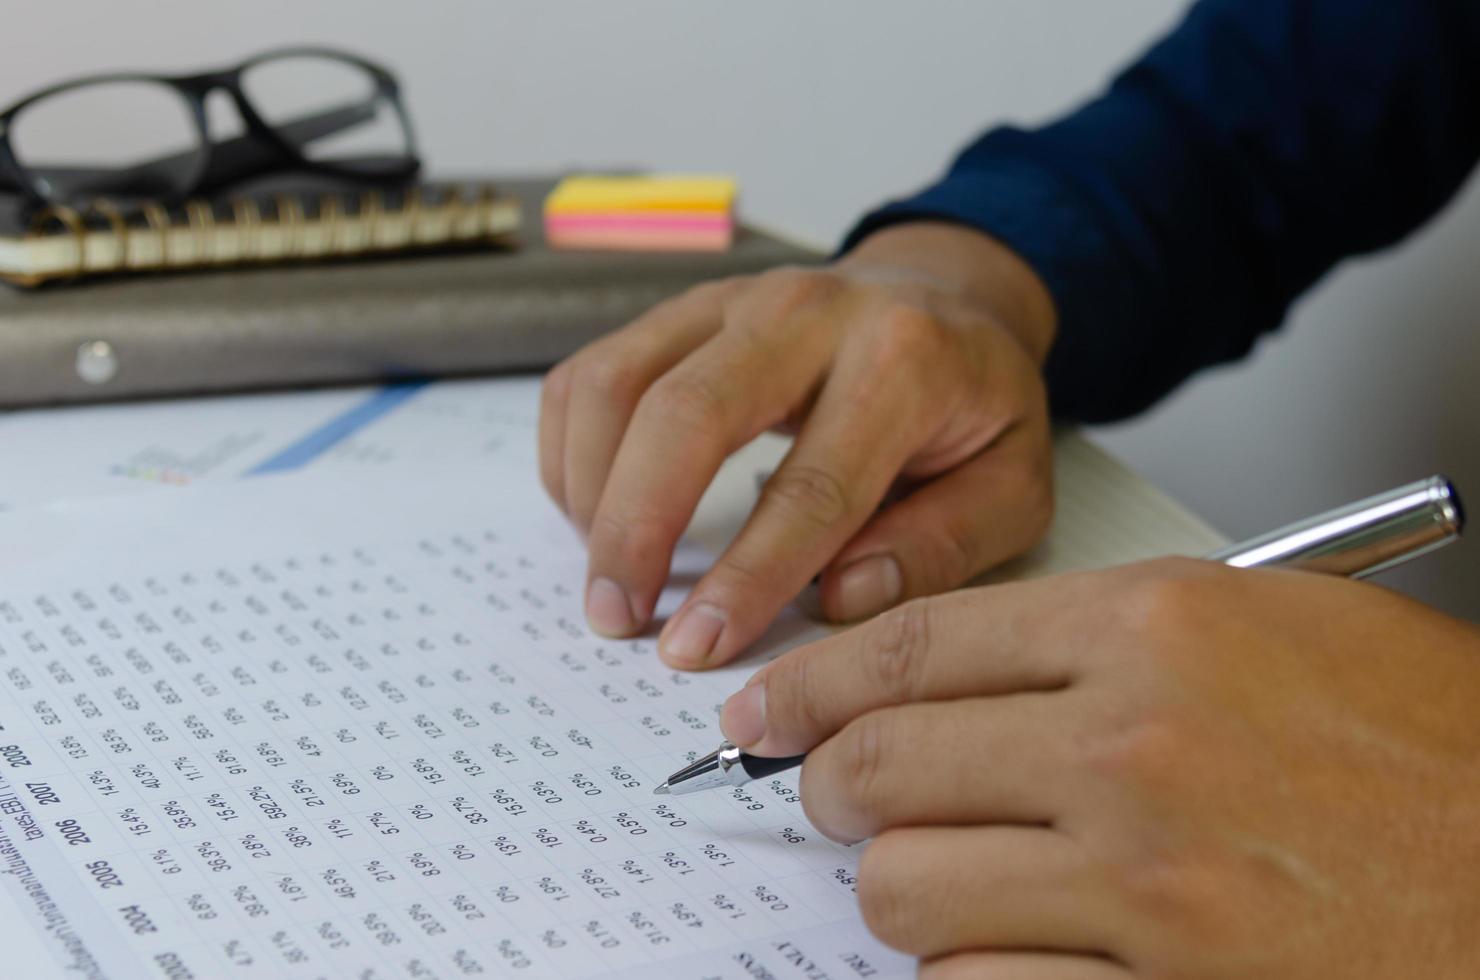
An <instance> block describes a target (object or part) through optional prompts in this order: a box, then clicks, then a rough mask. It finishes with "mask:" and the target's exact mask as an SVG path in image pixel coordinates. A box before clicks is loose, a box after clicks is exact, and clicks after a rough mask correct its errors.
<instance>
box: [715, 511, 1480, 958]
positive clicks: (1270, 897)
mask: <svg viewBox="0 0 1480 980" xmlns="http://www.w3.org/2000/svg"><path fill="white" fill-rule="evenodd" d="M1412 489H1413V488H1410V490H1412ZM1417 493H1418V496H1417V497H1414V496H1413V494H1412V493H1410V494H1408V495H1406V496H1400V497H1399V498H1398V499H1396V500H1388V501H1387V504H1385V505H1383V506H1381V507H1378V508H1377V509H1376V510H1370V509H1369V510H1366V511H1361V510H1358V511H1353V512H1350V513H1348V514H1346V515H1344V516H1343V515H1338V516H1337V523H1338V524H1343V526H1344V530H1341V531H1340V532H1339V533H1338V534H1337V535H1336V536H1335V537H1336V538H1339V539H1341V540H1343V541H1345V545H1341V546H1337V545H1336V544H1335V543H1334V542H1333V540H1332V536H1331V535H1330V534H1326V535H1322V534H1319V533H1308V532H1312V531H1313V529H1312V528H1306V529H1305V532H1301V533H1300V534H1297V535H1296V536H1295V537H1296V538H1301V534H1303V535H1304V537H1303V538H1302V539H1301V540H1303V541H1304V543H1303V544H1301V543H1299V541H1298V540H1297V541H1295V542H1294V544H1293V545H1292V547H1294V548H1295V550H1296V551H1299V552H1300V553H1301V554H1303V555H1304V559H1303V560H1304V561H1305V562H1306V563H1307V565H1309V564H1310V563H1314V564H1315V567H1325V568H1329V569H1334V568H1335V567H1336V566H1335V565H1334V564H1332V563H1333V562H1334V561H1335V558H1334V556H1335V555H1337V554H1340V553H1348V554H1350V553H1351V552H1352V551H1353V550H1354V549H1353V545H1361V548H1360V549H1355V550H1363V549H1367V548H1369V547H1372V548H1375V550H1363V554H1364V555H1365V558H1364V561H1365V564H1364V565H1363V568H1360V569H1355V570H1357V571H1361V570H1363V569H1365V568H1370V567H1372V566H1374V565H1377V564H1381V563H1385V562H1389V561H1391V560H1393V559H1394V558H1396V557H1397V556H1398V555H1399V554H1401V553H1406V552H1407V551H1410V550H1412V549H1413V548H1420V547H1430V546H1433V545H1434V544H1435V543H1436V542H1437V541H1438V540H1440V539H1442V538H1445V537H1447V536H1449V535H1450V534H1451V533H1452V532H1453V530H1454V529H1455V528H1456V527H1457V525H1458V523H1459V521H1460V513H1459V510H1458V507H1457V503H1456V502H1455V501H1454V500H1453V498H1452V497H1449V496H1446V495H1444V494H1443V493H1442V492H1440V485H1438V484H1434V485H1425V486H1424V487H1422V488H1419V490H1418V491H1417ZM1415 504H1416V505H1417V506H1413V505H1415ZM1384 508H1386V509H1384ZM1364 514H1365V518H1366V519H1365V520H1364V519H1363V515H1364ZM1400 530H1401V531H1403V532H1404V533H1401V534H1400V533H1398V532H1399V531H1400ZM1290 540H1292V539H1290V538H1289V536H1287V542H1288V541H1290ZM1400 540H1401V541H1402V542H1403V543H1404V547H1402V548H1397V549H1392V548H1388V547H1384V546H1380V542H1382V541H1387V542H1389V543H1390V544H1391V543H1397V542H1399V541H1400ZM1256 544H1259V546H1260V548H1263V549H1266V550H1265V551H1264V552H1263V553H1265V554H1268V553H1270V551H1271V550H1272V551H1273V552H1279V551H1280V550H1281V549H1280V548H1278V547H1273V546H1272V544H1271V542H1268V541H1266V542H1263V543H1256ZM1286 553H1288V549H1287V550H1286ZM1245 559H1248V556H1247V554H1246V555H1245ZM1237 560H1244V559H1239V558H1238V557H1237V556H1225V557H1224V561H1237ZM1248 560H1252V559H1248ZM1347 570H1351V569H1347ZM1476 704H1480V631H1477V629H1476V627H1475V626H1474V625H1472V624H1468V623H1464V622H1461V621H1459V620H1456V619H1453V618H1451V617H1449V616H1446V615H1444V614H1442V613H1439V612H1437V611H1435V610H1433V609H1430V608H1427V607H1425V606H1423V605H1421V604H1419V603H1417V602H1414V601H1412V600H1409V599H1407V598H1405V597H1402V596H1400V595H1397V594H1395V593H1392V592H1390V591H1388V590H1385V589H1382V588H1379V587H1376V586H1372V585H1368V584H1364V583H1361V582H1353V581H1350V580H1348V579H1346V578H1344V577H1341V576H1338V575H1319V574H1315V575H1313V574H1302V573H1298V572H1292V571H1290V570H1288V569H1280V568H1252V569H1247V570H1239V569H1234V568H1229V567H1224V566H1222V565H1219V564H1216V563H1212V562H1206V561H1189V560H1186V559H1170V560H1161V561H1154V562H1147V563H1141V564H1137V565H1131V566H1125V567H1120V568H1114V569H1109V570H1105V571H1098V572H1090V573H1083V574H1073V575H1063V576H1057V577H1054V578H1051V579H1041V580H1037V581H1033V582H1025V583H1018V584H1011V585H1005V586H994V587H990V588H983V589H973V590H967V591H963V592H958V593H952V594H948V595H944V596H940V597H936V598H930V599H925V600H921V601H916V602H912V603H908V604H906V605H905V606H903V607H901V608H899V609H897V610H893V611H891V612H888V613H885V614H883V615H881V616H879V617H876V618H875V619H873V620H871V621H869V622H868V623H865V624H863V625H861V626H859V627H855V628H854V629H852V630H849V631H846V632H843V633H840V634H838V635H836V636H833V637H830V638H827V639H824V640H822V641H819V642H817V643H813V644H809V645H807V646H805V647H802V648H799V649H797V650H794V651H792V652H791V653H788V654H787V655H785V656H783V657H781V658H779V659H778V660H776V661H775V662H774V663H772V664H770V665H768V666H767V667H766V668H764V669H763V670H761V671H760V672H759V673H758V674H757V675H756V677H755V678H754V679H753V681H752V683H751V685H750V686H749V687H747V688H746V689H745V691H742V692H741V693H740V694H737V695H736V696H735V697H733V698H732V699H731V700H730V701H729V702H728V703H727V704H726V707H725V711H724V714H723V719H722V724H723V727H724V729H725V732H726V734H727V735H728V736H729V737H730V738H731V739H732V740H734V742H736V743H737V744H739V745H741V746H743V747H744V748H745V749H746V750H747V751H748V752H754V753H755V754H757V755H760V756H795V755H800V754H803V753H805V754H806V757H807V764H806V766H805V767H804V768H803V769H802V773H801V796H802V801H803V805H804V806H805V807H806V810H807V814H808V817H809V818H810V819H811V821H812V822H813V824H814V825H815V826H816V827H817V829H818V830H820V831H821V832H822V833H824V834H826V835H827V836H829V837H831V838H833V839H834V840H838V841H841V842H845V843H852V842H857V841H862V840H865V839H870V838H871V840H870V842H869V844H868V845H867V850H866V852H865V853H864V855H863V857H862V860H861V863H860V871H859V879H858V883H857V889H858V896H859V902H860V905H861V908H862V912H863V915H864V918H865V920H866V922H867V924H868V925H869V927H870V929H871V930H872V931H873V932H874V933H875V934H876V935H878V936H879V937H880V938H881V939H883V940H884V941H885V942H887V943H889V944H891V945H893V946H895V947H897V948H899V949H901V950H904V951H906V952H908V953H912V954H914V955H917V956H920V957H922V960H923V963H922V975H923V976H941V977H954V976H992V975H993V973H992V972H991V971H992V970H997V971H999V973H1000V975H1004V976H1014V977H1017V976H1022V977H1033V978H1037V977H1044V978H1047V977H1052V978H1055V980H1058V978H1076V980H1078V978H1084V980H1128V978H1133V977H1137V978H1139V977H1176V976H1189V977H1191V976H1218V975H1221V972H1222V971H1223V970H1224V969H1225V968H1226V966H1227V964H1229V963H1238V964H1240V965H1241V968H1242V970H1243V972H1242V973H1241V974H1240V975H1248V976H1256V975H1257V976H1260V977H1267V978H1271V980H1295V978H1303V977H1311V976H1333V975H1341V976H1353V977H1355V976H1371V977H1379V976H1399V975H1401V976H1426V977H1438V976H1458V975H1459V974H1455V973H1453V971H1452V970H1450V972H1449V973H1445V972H1444V971H1445V969H1447V968H1450V967H1452V965H1453V964H1455V963H1474V962H1480V960H1477V959H1476V956H1477V955H1480V946H1477V943H1480V940H1477V939H1476V938H1475V932H1474V929H1473V925H1474V922H1475V921H1476V916H1477V915H1480V899H1477V895H1476V891H1475V889H1474V887H1473V879H1472V876H1471V875H1469V874H1468V873H1467V872H1465V871H1464V870H1463V869H1467V868H1473V867H1476V866H1480V836H1477V835H1476V834H1475V833H1474V827H1475V826H1476V825H1477V822H1480V763H1477V761H1476V760H1477V759H1480V722H1477V721H1476V717H1477V715H1476V711H1475V705H1476ZM1395 950H1397V951H1401V953H1402V957H1403V961H1402V962H1401V963H1396V962H1394V961H1393V960H1392V959H1391V957H1392V955H1393V952H1394V951H1395ZM1364 971H1365V972H1364Z"/></svg>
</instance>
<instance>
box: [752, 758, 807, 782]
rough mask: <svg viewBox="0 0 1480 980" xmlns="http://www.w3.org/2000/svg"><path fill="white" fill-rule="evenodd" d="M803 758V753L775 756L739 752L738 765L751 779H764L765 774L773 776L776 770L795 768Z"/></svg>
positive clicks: (783, 770)
mask: <svg viewBox="0 0 1480 980" xmlns="http://www.w3.org/2000/svg"><path fill="white" fill-rule="evenodd" d="M805 758H807V757H806V756H805V755H788V756H783V757H781V758H775V757H767V756H761V755H746V754H741V756H740V765H741V766H742V767H743V768H744V769H745V774H746V775H747V776H749V777H750V778H751V779H764V778H765V777H766V776H774V775H776V774H777V773H778V772H785V771H786V770H788V769H795V768H796V767H797V766H799V765H801V764H802V760H803V759H805Z"/></svg>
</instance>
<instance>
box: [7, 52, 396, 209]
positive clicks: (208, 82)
mask: <svg viewBox="0 0 1480 980" xmlns="http://www.w3.org/2000/svg"><path fill="white" fill-rule="evenodd" d="M292 57H322V58H329V59H332V60H337V61H342V62H347V63H349V64H351V65H354V66H355V67H357V68H360V69H362V70H363V71H365V72H366V73H367V74H368V75H369V76H370V77H371V78H372V79H373V80H374V82H375V92H374V94H373V95H372V96H371V97H370V99H369V100H368V101H367V102H366V103H365V105H366V106H371V105H374V104H376V103H377V102H379V101H381V100H384V102H385V103H386V104H387V105H388V106H390V108H391V109H392V111H394V112H395V114H396V118H397V121H398V122H399V123H400V124H401V128H402V132H404V133H405V136H406V164H405V165H404V166H403V167H399V168H394V167H393V168H388V169H387V170H386V171H385V172H384V173H376V174H368V173H366V172H365V171H364V170H357V169H355V168H353V167H347V166H340V165H336V164H334V163H328V162H324V161H320V160H314V159H311V158H310V157H308V156H307V155H306V154H305V153H303V152H302V151H301V150H299V149H298V148H297V147H295V145H294V144H293V142H292V141H291V140H289V139H288V138H287V137H286V136H285V135H284V131H285V130H289V129H290V128H291V127H293V126H295V125H298V126H300V131H301V132H303V133H304V134H305V135H306V136H307V137H308V138H314V137H317V136H322V135H326V134H327V133H330V132H335V131H337V130H338V129H343V128H346V127H347V126H349V125H353V124H354V122H355V120H348V121H346V118H347V117H345V116H344V115H343V110H340V111H339V114H338V115H336V114H334V113H322V114H319V115H317V116H312V117H305V118H304V119H301V120H294V121H293V122H290V123H285V124H282V125H278V126H274V125H272V124H269V123H268V122H267V121H266V120H264V119H263V118H262V116H261V114H259V113H258V111H257V109H256V108H255V107H254V106H253V105H252V101H251V98H250V96H248V95H247V92H246V90H245V89H244V88H243V87H242V84H241V80H242V76H243V75H244V74H245V73H246V72H247V71H248V70H250V69H252V68H255V67H257V66H258V65H260V64H262V63H264V62H268V61H274V60H278V59H282V58H292ZM112 82H147V83H151V84H162V85H166V86H168V87H170V88H172V89H174V90H175V92H176V93H177V94H179V95H180V96H181V97H182V99H183V100H184V102H185V105H186V107H187V108H188V109H189V112H190V119H191V122H193V123H194V125H195V130H196V135H197V137H198V139H199V141H198V143H197V144H196V147H194V148H192V149H191V150H190V151H189V152H191V153H199V154H200V157H201V159H200V163H199V164H198V165H197V168H196V171H195V173H194V174H193V175H192V177H191V179H190V180H189V181H188V182H186V184H185V186H183V187H182V188H180V189H179V190H176V191H174V192H173V193H171V194H169V195H166V196H165V198H164V202H165V203H169V204H177V203H180V202H181V201H183V200H185V199H186V198H188V197H191V196H193V195H201V194H211V193H214V192H216V191H219V190H222V189H224V188H226V187H229V186H230V185H232V184H234V183H237V182H239V181H241V180H245V179H248V178H250V177H255V176H261V175H264V174H267V173H272V172H275V171H280V170H299V171H303V172H308V173H317V174H324V175H327V176H332V177H339V178H343V179H348V180H355V181H359V182H362V183H395V182H399V181H405V180H409V179H411V178H412V177H415V176H416V175H417V173H418V172H420V170H421V160H420V157H419V156H418V154H417V151H416V135H415V131H414V130H413V129H412V126H411V118H410V115H409V114H408V113H407V112H406V106H405V103H404V101H403V100H402V97H401V86H400V83H399V82H398V81H397V79H396V77H395V75H393V74H392V73H391V72H390V71H389V70H388V69H386V68H384V67H382V66H380V65H377V64H376V63H374V62H372V61H369V60H368V59H365V58H362V57H360V56H359V55H355V54H351V53H349V52H347V51H341V50H339V49H336V48H330V47H325V46H317V45H300V46H292V47H283V48H273V49H270V50H268V51H264V52H261V53H259V54H256V55H253V56H252V57H250V58H248V59H246V60H245V61H242V62H240V63H238V64H236V65H235V66H233V67H229V68H224V69H219V70H215V71H206V72H198V73H193V74H188V75H162V74H153V73H150V72H105V73H101V74H97V75H87V76H83V77H81V78H75V79H72V80H71V81H66V82H59V83H57V84H55V85H51V86H48V87H46V88H44V89H41V90H39V91H37V92H33V93H31V94H30V95H27V96H24V97H23V98H21V100H20V101H19V102H16V103H14V104H13V105H11V106H10V107H9V108H7V109H5V110H4V111H0V191H6V190H11V191H15V190H18V191H20V192H21V193H23V194H25V195H26V196H27V197H28V198H30V199H31V200H32V201H33V202H35V203H37V204H43V205H48V204H65V203H68V202H67V201H61V200H58V199H57V198H56V196H55V195H52V194H49V193H48V192H47V189H46V178H45V177H44V176H42V175H39V174H36V173H34V172H33V171H32V170H31V168H29V167H27V166H25V165H24V164H22V163H21V162H20V160H19V159H17V157H16V155H15V150H14V148H13V146H12V145H11V141H10V133H11V130H12V128H13V124H14V122H15V120H16V118H17V117H19V115H20V114H21V113H22V112H23V111H25V110H26V109H27V108H29V107H31V106H33V105H35V104H36V103H37V102H40V101H43V100H45V99H48V98H51V97H52V96H55V95H59V94H61V93H63V92H67V91H70V90H72V89H79V88H85V87H87V86H91V85H101V84H107V83H112ZM217 91H225V92H226V94H227V95H229V96H230V97H231V100H232V104H233V105H234V106H235V108H236V111H237V113H238V114H239V115H240V116H241V119H242V122H243V123H245V124H246V127H247V129H246V132H245V133H244V134H242V135H241V136H237V137H233V138H231V139H228V140H223V141H220V142H213V141H212V140H211V134H210V121H209V116H208V113H207V110H206V100H207V99H208V98H209V97H210V96H211V95H212V94H213V93H214V92H217ZM177 157H178V155H176V156H172V157H168V158H163V159H161V160H151V161H148V162H147V163H145V164H142V165H141V166H144V167H148V166H158V165H161V164H163V163H166V162H168V161H169V160H173V159H177ZM132 169H134V170H137V169H139V167H137V166H136V167H134V168H132ZM7 177H8V178H9V179H8V180H7V179H6V178H7Z"/></svg>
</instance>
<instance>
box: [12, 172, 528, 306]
mask: <svg viewBox="0 0 1480 980" xmlns="http://www.w3.org/2000/svg"><path fill="white" fill-rule="evenodd" d="M518 228H519V204H518V202H517V201H516V200H515V199H513V198H511V197H509V196H507V195H503V194H501V193H499V191H498V190H497V189H496V188H495V187H494V185H492V184H486V183H479V184H455V183H434V184H424V185H422V186H419V187H413V188H409V189H406V190H399V189H397V190H371V191H346V190H344V189H343V188H338V187H333V186H330V185H326V184H324V183H322V182H320V183H317V184H304V185H302V186H296V185H295V186H290V187H287V188H282V187H281V186H280V187H279V188H277V189H266V190H259V191H253V192H246V193H243V194H241V195H240V196H236V197H232V198H230V199H226V200H219V201H205V200H196V201H190V202H188V203H187V204H185V205H184V206H183V207H181V208H177V209H174V210H166V209H165V208H163V207H161V206H159V205H145V206H142V207H131V208H127V209H125V208H124V207H121V206H119V205H117V204H114V203H112V202H109V201H107V200H106V199H104V200H99V201H97V202H96V203H94V204H93V205H92V206H91V207H89V208H87V209H74V208H67V207H52V208H47V209H44V210H40V211H36V212H34V213H31V212H28V211H27V210H26V208H25V206H24V203H23V202H22V201H20V200H19V199H18V198H0V280H5V281H7V282H10V283H12V284H14V285H18V286H23V287H30V286H38V285H40V284H42V283H44V282H48V281H51V280H56V279H68V278H78V277H82V276H94V275H104V274H110V273H133V272H152V271H162V270H170V271H174V270H183V269H194V268H205V267H220V266H235V265H248V264H270V263H284V262H304V261H323V260H326V259H335V258H346V257H355V256H365V255H374V254H389V253H401V252H408V251H414V250H418V249H444V248H449V247H477V246H487V245H498V244H501V243H504V242H507V241H508V240H509V236H510V235H512V233H514V232H515V231H517V230H518Z"/></svg>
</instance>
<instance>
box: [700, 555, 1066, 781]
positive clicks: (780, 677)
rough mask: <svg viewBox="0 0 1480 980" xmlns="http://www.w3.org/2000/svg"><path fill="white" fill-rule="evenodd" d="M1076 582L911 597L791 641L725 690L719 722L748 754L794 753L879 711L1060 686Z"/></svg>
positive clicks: (1060, 579) (1063, 579)
mask: <svg viewBox="0 0 1480 980" xmlns="http://www.w3.org/2000/svg"><path fill="white" fill-rule="evenodd" d="M1081 578H1083V577H1082V576H1062V577H1058V578H1054V579H1047V580H1040V581H1038V582H1024V583H1014V584H1011V585H999V586H988V587H985V588H977V589H967V590H964V591H961V592H953V593H950V594H948V595H944V596H934V597H929V598H924V599H915V600H913V601H911V602H907V603H905V604H904V605H902V606H899V607H897V608H895V609H892V610H890V611H888V612H886V613H882V614H880V615H878V616H875V617H874V618H873V619H871V620H869V621H868V622H866V623H863V624H861V625H859V626H855V627H853V628H852V629H849V630H845V631H844V632H841V633H839V634H837V635H835V636H831V637H828V638H827V639H824V640H819V641H817V642H816V643H811V644H808V645H807V646H803V647H798V648H797V649H795V650H792V651H791V652H790V653H787V654H786V655H784V656H782V657H780V658H778V659H777V660H775V661H774V662H772V663H771V664H769V665H767V666H766V667H765V668H764V669H762V670H760V671H759V672H757V673H756V675H755V676H754V677H752V678H751V679H750V683H749V684H747V685H746V686H745V687H744V688H743V689H741V690H740V691H738V692H736V693H735V694H733V695H731V696H730V698H729V700H727V701H726V702H725V705H724V708H723V710H722V711H721V713H720V728H721V729H722V730H723V731H724V733H725V737H726V738H728V739H729V740H730V741H731V742H734V743H735V744H736V745H739V746H741V747H742V748H744V749H745V750H746V751H747V752H750V753H752V754H755V755H760V756H789V755H800V754H802V753H803V752H807V751H810V750H811V749H813V748H814V747H816V746H817V745H819V744H821V743H822V742H825V741H826V740H827V739H829V738H831V737H832V736H833V735H835V734H836V733H837V732H838V731H840V730H841V729H842V728H843V726H845V725H846V724H848V722H850V721H852V720H853V719H854V718H857V717H858V716H860V715H863V714H866V713H867V712H870V711H874V710H876V709H879V708H886V707H889V706H891V705H896V704H905V703H907V702H912V701H938V700H952V699H956V698H963V697H983V696H992V695H1004V694H1016V693H1020V692H1024V691H1049V690H1055V689H1059V688H1063V687H1067V686H1069V685H1070V684H1071V683H1072V682H1073V681H1074V680H1075V679H1076V678H1077V677H1078V676H1079V675H1080V673H1081V666H1082V658H1081V657H1080V656H1079V655H1077V654H1076V653H1075V652H1074V650H1075V648H1076V647H1077V644H1074V643H1064V642H1059V640H1058V638H1057V637H1056V636H1055V635H1054V633H1055V630H1054V628H1053V626H1054V623H1055V620H1060V621H1061V620H1062V618H1063V612H1064V609H1065V607H1066V605H1070V604H1073V603H1076V602H1077V601H1079V600H1078V599H1077V598H1076V597H1075V596H1074V593H1075V592H1082V591H1084V589H1085V587H1086V583H1082V582H1077V581H1074V580H1075V579H1081Z"/></svg>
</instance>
